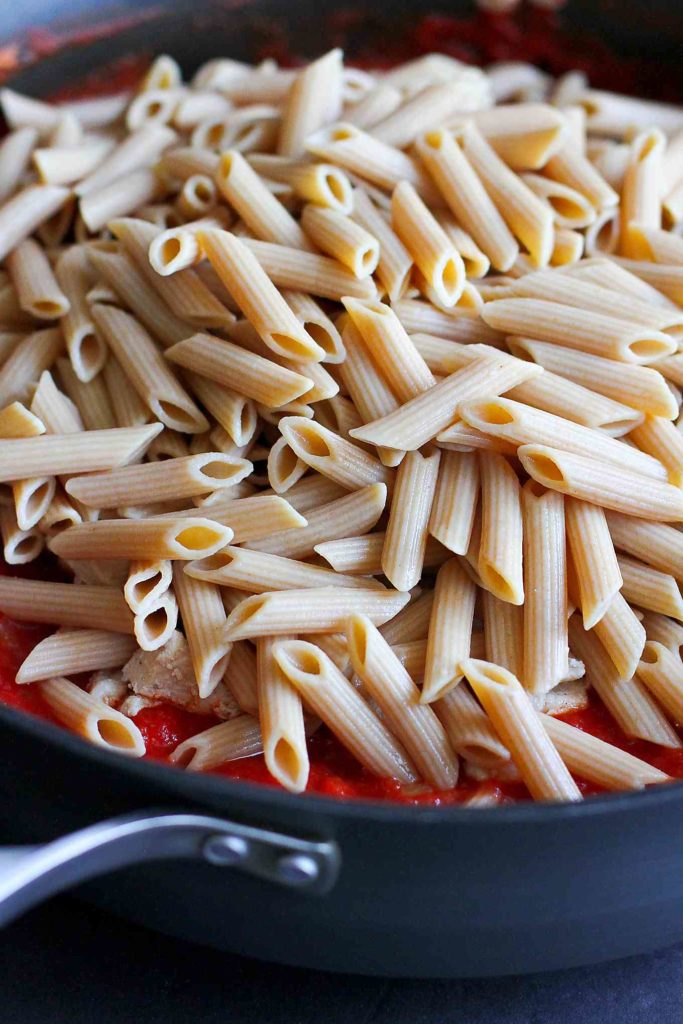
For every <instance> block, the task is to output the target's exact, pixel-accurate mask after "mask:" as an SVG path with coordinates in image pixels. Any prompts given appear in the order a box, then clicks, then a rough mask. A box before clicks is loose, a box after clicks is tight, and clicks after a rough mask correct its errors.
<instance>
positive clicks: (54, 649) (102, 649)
mask: <svg viewBox="0 0 683 1024" xmlns="http://www.w3.org/2000/svg"><path fill="white" fill-rule="evenodd" d="M135 650H136V643H135V640H134V639H133V638H132V637H130V636H125V635H124V634H122V633H109V632H107V631H106V630H102V629H69V630H66V629H60V630H58V631H57V632H56V633H53V634H52V636H48V637H46V638H45V640H41V641H40V643H39V644H37V646H36V647H34V648H33V650H32V651H31V653H30V654H29V655H28V657H26V658H25V659H24V661H23V662H22V664H21V665H20V667H19V671H18V672H17V676H16V681H17V682H18V683H33V682H35V681H36V680H38V679H49V678H51V677H52V676H54V675H56V674H58V675H68V676H71V675H76V674H77V673H78V672H94V671H97V670H99V669H105V668H119V667H120V666H121V665H123V664H124V663H125V662H126V661H128V659H129V658H130V657H132V655H133V654H134V653H135Z"/></svg>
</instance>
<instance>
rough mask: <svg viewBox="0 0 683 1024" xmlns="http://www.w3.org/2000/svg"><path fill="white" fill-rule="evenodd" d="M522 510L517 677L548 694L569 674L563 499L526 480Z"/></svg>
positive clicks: (533, 690) (526, 684)
mask: <svg viewBox="0 0 683 1024" xmlns="http://www.w3.org/2000/svg"><path fill="white" fill-rule="evenodd" d="M522 510H523V520H524V592H525V602H524V675H523V677H522V678H523V683H524V686H525V687H526V689H528V690H530V691H531V692H532V693H547V692H548V690H552V689H553V688H554V687H555V686H557V684H558V683H559V682H561V681H562V679H564V678H565V677H566V675H567V671H568V655H569V647H568V641H567V563H566V541H565V513H564V499H563V497H562V495H560V494H557V493H556V492H555V493H554V492H552V491H546V490H545V489H544V488H543V487H539V485H538V484H537V483H536V482H535V481H533V480H530V481H528V482H527V483H526V484H525V485H524V487H523V488H522ZM480 557H481V556H480ZM480 571H481V570H480Z"/></svg>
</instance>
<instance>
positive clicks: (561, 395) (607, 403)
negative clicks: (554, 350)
mask: <svg viewBox="0 0 683 1024" xmlns="http://www.w3.org/2000/svg"><path fill="white" fill-rule="evenodd" d="M472 347H474V346H472ZM508 397H509V398H511V399H513V400H514V401H515V402H523V403H524V404H525V405H532V406H534V407H535V408H536V409H542V410H543V411H544V412H549V413H553V414H554V415H556V416H561V417H562V419H564V420H573V422H574V423H581V424H583V426H585V427H592V428H598V427H599V428H600V429H601V432H603V433H606V434H609V435H610V436H611V437H621V436H622V435H623V434H627V433H628V432H629V431H630V430H632V429H633V428H634V427H637V426H638V425H639V424H640V423H642V421H643V418H644V415H643V413H642V412H639V411H638V410H637V409H633V408H631V407H630V406H628V405H623V404H622V403H621V402H615V401H614V400H613V399H611V398H607V397H606V396H605V395H600V394H598V393H597V392H596V391H589V390H588V388H584V387H582V386H581V385H580V384H574V383H573V382H572V381H570V380H566V379H565V378H564V377H560V376H559V375H558V374H556V373H550V372H549V371H548V370H546V371H545V372H544V373H543V374H541V376H540V377H536V378H535V379H534V380H530V381H526V382H525V383H524V384H520V385H518V387H516V388H512V389H511V390H510V391H509V392H508Z"/></svg>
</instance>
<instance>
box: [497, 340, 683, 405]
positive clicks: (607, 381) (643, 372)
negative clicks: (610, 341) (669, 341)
mask: <svg viewBox="0 0 683 1024" xmlns="http://www.w3.org/2000/svg"><path fill="white" fill-rule="evenodd" d="M509 345H510V350H511V351H512V352H514V353H515V355H519V356H520V357H522V358H530V359H532V360H533V361H534V362H535V363H538V364H539V365H540V366H543V367H545V369H546V370H548V371H550V372H552V373H554V374H556V375H558V376H561V377H563V378H565V379H569V380H571V381H574V382H575V383H576V384H579V385H581V386H582V387H585V388H590V389H591V390H593V391H597V392H598V393H599V394H602V395H606V396H607V397H609V398H612V399H613V400H615V401H617V402H623V403H624V404H626V405H629V406H631V407H632V408H634V409H639V410H641V411H642V412H646V413H647V412H649V413H651V414H652V415H653V416H664V417H665V418H666V419H675V418H676V416H677V415H678V406H677V405H676V402H675V400H674V398H673V396H672V394H671V392H670V391H669V389H668V388H667V386H666V381H664V380H663V379H662V374H661V372H658V370H655V369H651V368H649V367H647V366H634V365H633V364H631V363H619V364H618V366H617V364H615V362H614V361H613V360H612V359H603V358H602V357H601V356H595V355H590V354H589V353H587V352H580V351H578V350H576V349H571V348H563V347H562V346H560V345H553V344H550V343H547V342H542V341H536V340H534V339H532V338H511V339H510V342H509ZM669 358H673V359H675V358H676V356H672V357H669ZM667 361H668V360H660V361H659V362H658V368H661V370H664V365H663V364H664V363H665V362H667ZM615 371H617V372H615Z"/></svg>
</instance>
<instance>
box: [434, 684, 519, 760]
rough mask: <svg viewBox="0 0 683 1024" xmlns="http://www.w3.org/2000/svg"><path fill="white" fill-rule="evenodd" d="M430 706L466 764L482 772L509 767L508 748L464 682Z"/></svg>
mask: <svg viewBox="0 0 683 1024" xmlns="http://www.w3.org/2000/svg"><path fill="white" fill-rule="evenodd" d="M433 707H434V711H435V712H436V714H437V715H438V717H439V719H440V721H441V724H442V725H443V727H444V729H445V730H446V735H447V736H448V739H449V740H450V743H451V746H452V747H453V749H454V750H455V751H457V753H458V754H459V755H460V757H462V758H463V759H464V760H465V761H466V762H467V764H468V765H472V766H473V767H474V768H479V769H483V770H484V771H486V772H490V771H495V770H496V769H500V768H503V767H507V766H509V763H510V752H509V750H508V749H507V747H506V746H505V744H504V743H503V742H501V740H500V739H499V738H498V736H497V734H496V732H495V730H494V728H493V726H492V725H491V722H490V720H489V718H488V716H487V714H486V712H485V711H484V710H483V708H482V707H481V705H480V704H479V702H478V701H477V700H476V698H475V697H473V696H472V692H471V690H470V688H469V686H468V684H467V683H466V682H462V683H460V684H459V685H458V686H456V687H455V689H454V690H449V692H448V693H447V694H446V695H445V697H443V698H442V699H441V700H438V701H436V703H435V704H434V705H433Z"/></svg>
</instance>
